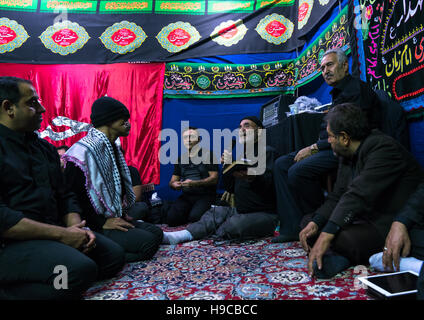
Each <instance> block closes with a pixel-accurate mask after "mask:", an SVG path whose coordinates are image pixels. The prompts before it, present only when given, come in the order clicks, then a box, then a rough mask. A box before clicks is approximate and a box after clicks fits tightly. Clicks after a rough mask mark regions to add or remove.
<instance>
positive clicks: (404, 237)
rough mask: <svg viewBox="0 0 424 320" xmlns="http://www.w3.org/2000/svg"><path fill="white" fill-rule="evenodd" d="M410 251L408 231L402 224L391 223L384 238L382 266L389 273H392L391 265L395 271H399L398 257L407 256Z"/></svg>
mask: <svg viewBox="0 0 424 320" xmlns="http://www.w3.org/2000/svg"><path fill="white" fill-rule="evenodd" d="M410 251H411V240H410V239H409V235H408V229H406V227H405V225H404V224H403V223H400V222H398V221H395V222H393V223H392V227H391V228H390V232H389V234H388V235H387V238H386V244H385V247H384V251H383V266H384V268H385V269H388V270H389V271H393V264H394V266H395V271H398V270H399V264H400V256H401V252H402V257H406V256H408V255H409V252H410Z"/></svg>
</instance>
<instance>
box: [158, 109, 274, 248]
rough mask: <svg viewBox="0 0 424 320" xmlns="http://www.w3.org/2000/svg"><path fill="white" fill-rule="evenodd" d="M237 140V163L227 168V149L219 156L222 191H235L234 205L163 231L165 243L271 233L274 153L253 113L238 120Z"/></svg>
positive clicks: (230, 159) (209, 212)
mask: <svg viewBox="0 0 424 320" xmlns="http://www.w3.org/2000/svg"><path fill="white" fill-rule="evenodd" d="M238 140H239V143H240V144H241V145H242V146H243V152H242V154H241V155H240V157H239V158H238V160H239V162H238V164H239V165H237V166H233V167H234V168H233V170H227V169H229V168H230V167H231V166H232V152H231V151H229V150H225V151H224V153H223V155H222V157H221V161H222V162H223V163H224V170H223V183H224V186H225V190H227V191H228V192H230V193H233V194H234V199H235V207H221V206H213V207H212V208H211V209H210V210H208V211H207V212H206V213H205V214H204V215H203V216H202V218H201V219H200V220H199V221H198V222H195V223H192V224H190V225H188V226H187V229H185V230H181V231H176V232H165V233H164V243H169V244H177V243H180V242H186V241H191V240H198V239H204V238H207V237H211V238H214V239H219V240H232V239H237V240H247V239H255V238H260V237H266V236H272V235H273V234H274V230H275V227H276V225H277V223H278V217H277V215H276V209H275V191H274V185H273V175H272V168H273V164H274V160H275V157H276V152H275V150H274V149H273V148H271V147H269V146H267V145H266V139H265V132H264V130H263V125H262V123H261V122H260V120H259V119H258V118H257V117H255V116H248V117H244V118H243V119H242V120H241V121H240V126H239V136H238ZM241 159H243V160H242V161H240V160H241ZM242 163H246V166H244V165H242Z"/></svg>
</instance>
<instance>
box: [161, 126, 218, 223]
mask: <svg viewBox="0 0 424 320" xmlns="http://www.w3.org/2000/svg"><path fill="white" fill-rule="evenodd" d="M183 142H184V146H185V147H186V148H187V150H188V151H187V153H185V154H183V155H182V156H181V157H179V158H178V162H177V163H176V164H175V165H174V172H173V173H172V177H171V181H169V186H170V187H171V188H172V189H174V190H182V195H181V196H179V197H178V199H177V200H176V201H175V202H174V203H173V204H172V205H171V207H170V209H169V211H168V214H167V223H168V225H169V226H171V227H174V226H179V225H182V224H185V223H188V222H196V221H199V219H200V218H201V217H202V215H203V214H204V213H205V212H206V211H207V210H209V209H210V207H211V205H212V204H214V202H215V199H216V185H217V183H218V164H216V161H214V156H213V153H212V152H211V151H209V150H206V149H204V148H201V147H200V144H199V142H200V139H199V133H198V131H197V128H194V127H189V128H187V129H185V130H184V131H183ZM203 160H205V161H203Z"/></svg>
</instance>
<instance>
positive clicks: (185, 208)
mask: <svg viewBox="0 0 424 320" xmlns="http://www.w3.org/2000/svg"><path fill="white" fill-rule="evenodd" d="M215 200H216V195H215V194H187V193H183V194H182V195H181V196H179V197H178V198H177V200H176V201H175V202H174V203H173V204H172V206H171V208H170V209H169V211H168V214H167V224H168V226H170V227H176V226H181V225H183V224H186V223H191V222H196V221H199V220H200V218H201V217H202V215H203V214H204V213H205V212H206V211H207V210H209V209H210V207H211V205H213V204H214V203H215Z"/></svg>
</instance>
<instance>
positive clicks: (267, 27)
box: [0, 0, 337, 64]
mask: <svg viewBox="0 0 424 320" xmlns="http://www.w3.org/2000/svg"><path fill="white" fill-rule="evenodd" d="M335 3H337V0H316V1H315V0H219V1H216V0H215V1H214V0H169V1H162V0H145V1H143V0H128V1H124V0H115V1H110V0H107V1H106V0H101V1H100V0H67V1H62V0H1V1H0V62H17V63H43V64H45V63H49V64H62V63H116V62H141V61H145V62H155V61H178V60H182V59H188V58H193V57H206V56H217V55H227V54H240V53H272V52H290V51H293V50H295V49H297V48H300V47H301V46H302V45H303V44H304V40H302V37H304V36H305V34H307V33H308V32H310V31H311V30H312V29H313V28H315V27H316V26H317V25H319V24H321V22H320V19H321V18H322V17H323V15H325V14H326V13H327V12H328V11H329V10H330V9H331V8H332V7H333V6H334V4H335Z"/></svg>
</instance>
